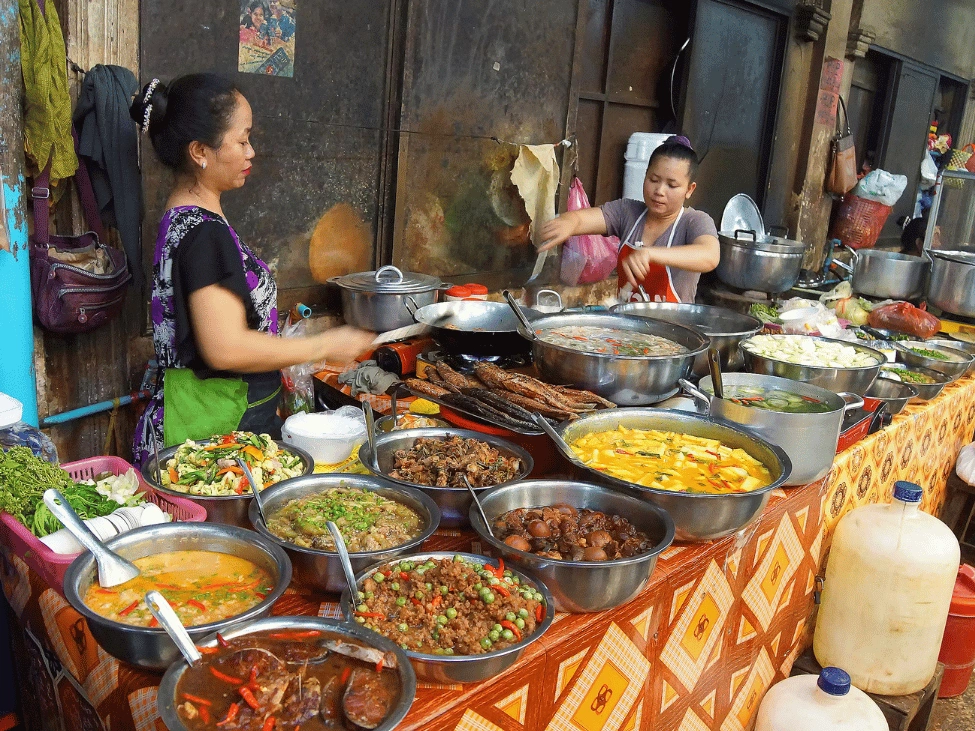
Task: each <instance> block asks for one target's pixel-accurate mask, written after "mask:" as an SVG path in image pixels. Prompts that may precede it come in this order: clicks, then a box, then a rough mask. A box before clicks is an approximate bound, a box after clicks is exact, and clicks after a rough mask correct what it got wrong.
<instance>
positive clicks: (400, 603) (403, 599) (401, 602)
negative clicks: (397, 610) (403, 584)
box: [396, 596, 406, 607]
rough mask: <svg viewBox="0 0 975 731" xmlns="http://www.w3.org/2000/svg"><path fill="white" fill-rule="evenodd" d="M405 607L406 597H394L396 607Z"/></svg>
mask: <svg viewBox="0 0 975 731" xmlns="http://www.w3.org/2000/svg"><path fill="white" fill-rule="evenodd" d="M405 605H406V597H405V596H398V597H396V606H397V607H402V606H405Z"/></svg>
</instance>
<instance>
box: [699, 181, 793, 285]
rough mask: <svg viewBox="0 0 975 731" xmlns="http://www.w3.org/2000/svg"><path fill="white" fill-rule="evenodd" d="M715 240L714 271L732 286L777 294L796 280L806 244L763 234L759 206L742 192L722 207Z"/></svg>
mask: <svg viewBox="0 0 975 731" xmlns="http://www.w3.org/2000/svg"><path fill="white" fill-rule="evenodd" d="M773 228H782V230H783V231H787V230H788V229H785V228H784V227H773ZM718 243H719V245H720V246H721V258H720V260H719V261H718V268H717V269H716V270H715V273H716V274H717V275H718V279H720V280H721V281H722V282H724V283H725V284H727V285H729V286H731V287H736V288H738V289H746V290H747V289H751V290H757V291H759V292H772V293H777V292H785V291H786V290H787V289H791V288H792V287H794V286H795V284H796V282H797V281H798V280H799V273H800V271H801V269H802V260H803V258H804V257H805V255H806V246H805V245H804V244H802V243H800V242H798V241H793V240H791V239H787V238H783V237H780V236H771V235H769V234H768V233H766V230H765V221H764V220H763V219H762V214H761V212H760V211H759V210H758V205H757V204H756V203H755V201H753V200H752V199H751V198H750V197H749V196H747V195H745V194H744V193H739V194H738V195H735V196H732V197H731V199H730V200H729V201H728V203H727V205H726V206H725V208H724V212H723V213H722V215H721V230H720V232H719V233H718Z"/></svg>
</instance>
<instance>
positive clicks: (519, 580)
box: [511, 576, 521, 586]
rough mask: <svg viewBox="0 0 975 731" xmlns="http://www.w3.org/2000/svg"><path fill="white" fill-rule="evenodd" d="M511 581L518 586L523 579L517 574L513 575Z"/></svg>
mask: <svg viewBox="0 0 975 731" xmlns="http://www.w3.org/2000/svg"><path fill="white" fill-rule="evenodd" d="M511 581H512V583H514V585H515V586H518V585H519V584H520V583H521V579H519V578H518V577H517V576H512V577H511Z"/></svg>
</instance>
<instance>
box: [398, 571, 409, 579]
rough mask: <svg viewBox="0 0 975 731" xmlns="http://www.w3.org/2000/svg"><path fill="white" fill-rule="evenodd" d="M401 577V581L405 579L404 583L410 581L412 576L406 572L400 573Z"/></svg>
mask: <svg viewBox="0 0 975 731" xmlns="http://www.w3.org/2000/svg"><path fill="white" fill-rule="evenodd" d="M399 577H400V578H401V579H403V580H404V581H409V580H410V575H409V574H408V573H406V572H405V571H400V572H399Z"/></svg>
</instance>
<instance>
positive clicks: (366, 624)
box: [362, 622, 372, 629]
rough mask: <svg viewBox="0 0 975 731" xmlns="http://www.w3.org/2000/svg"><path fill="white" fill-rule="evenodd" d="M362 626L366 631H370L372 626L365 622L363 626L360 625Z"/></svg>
mask: <svg viewBox="0 0 975 731" xmlns="http://www.w3.org/2000/svg"><path fill="white" fill-rule="evenodd" d="M362 626H363V627H365V628H366V629H372V625H371V624H369V623H368V622H366V623H365V624H364V625H362Z"/></svg>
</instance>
